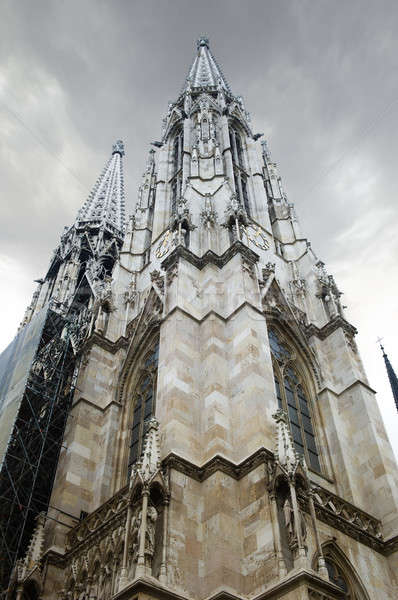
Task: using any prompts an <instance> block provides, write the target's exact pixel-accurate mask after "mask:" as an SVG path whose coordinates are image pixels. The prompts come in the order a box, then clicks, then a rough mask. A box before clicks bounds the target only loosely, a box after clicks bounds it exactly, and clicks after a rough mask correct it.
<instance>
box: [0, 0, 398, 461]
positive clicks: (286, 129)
mask: <svg viewBox="0 0 398 600" xmlns="http://www.w3.org/2000/svg"><path fill="white" fill-rule="evenodd" d="M397 31H398V5H397V2H396V0H392V1H391V2H383V1H380V0H377V1H376V0H374V1H373V2H369V1H365V0H362V1H358V2H356V1H353V0H350V1H349V2H336V0H330V1H322V0H311V1H306V0H295V1H293V2H289V1H281V0H278V1H276V2H271V1H266V0H260V1H254V0H251V1H247V2H242V1H241V0H239V1H235V0H229V1H222V0H219V1H217V0H213V1H207V0H201V1H200V2H199V1H190V0H172V1H168V0H158V1H153V0H145V2H144V1H140V2H137V1H133V0H131V1H127V0H112V1H110V0H108V1H106V2H105V1H100V0H97V1H91V0H78V1H74V0H67V1H61V0H58V1H57V0H53V1H51V2H50V1H48V2H47V1H45V0H34V1H32V0H26V1H25V0H10V1H8V0H0V131H1V135H0V186H1V187H0V189H1V202H0V215H1V225H2V226H1V236H0V274H1V287H2V294H1V297H0V302H1V306H0V309H1V310H0V321H1V327H0V349H2V348H3V347H5V346H6V345H7V344H8V342H9V341H10V340H11V339H12V338H13V336H14V334H15V332H16V329H17V326H18V324H19V322H20V320H21V318H22V316H23V313H24V310H25V307H26V305H27V304H28V303H29V302H30V299H31V294H32V292H33V290H34V287H35V284H33V280H34V279H37V278H38V277H41V276H42V275H43V274H44V272H45V270H46V267H47V265H48V261H49V257H50V253H51V252H52V250H53V248H54V247H55V246H56V244H57V241H58V239H59V235H60V233H61V232H62V229H63V227H64V225H68V224H71V223H72V222H73V220H74V218H75V214H76V211H77V210H78V208H79V207H80V205H81V204H82V203H83V201H84V200H85V198H86V196H87V194H88V192H89V190H90V188H91V187H92V185H93V183H94V182H95V179H96V178H97V176H98V175H99V173H100V171H101V170H102V168H103V165H104V163H105V161H106V160H107V158H108V157H109V154H110V151H111V147H112V144H113V142H114V141H115V140H116V139H118V138H121V139H123V140H124V142H125V144H126V157H125V179H126V194H127V204H128V212H131V211H132V208H133V205H134V204H135V201H136V196H137V187H138V183H139V179H140V176H141V173H142V171H143V170H144V168H145V163H146V157H147V151H148V148H149V145H148V144H149V142H151V141H153V140H156V139H158V138H159V135H160V125H161V118H162V117H163V115H164V113H165V112H166V109H167V102H168V101H169V100H173V99H175V98H176V97H177V95H178V92H179V91H180V88H181V85H182V83H183V80H184V78H185V76H186V74H187V71H188V67H189V65H190V63H191V61H192V59H193V56H194V51H195V44H196V39H197V37H198V36H199V35H200V34H207V36H208V37H209V38H210V45H211V49H212V51H213V53H214V54H215V56H216V58H217V60H218V62H219V63H220V64H221V66H222V68H223V71H224V74H225V76H226V78H227V80H228V82H229V83H230V86H231V88H232V91H233V93H235V94H242V95H243V97H244V99H245V103H246V107H247V109H248V110H249V111H250V113H251V116H252V120H253V129H254V130H255V131H256V132H257V131H259V132H264V133H265V135H266V138H267V139H268V141H269V146H270V149H271V152H272V155H273V158H274V160H276V161H277V162H278V164H279V168H280V171H281V174H282V178H283V182H284V186H285V189H286V191H287V194H288V197H289V200H290V201H291V202H294V203H295V206H296V210H297V213H298V216H299V219H300V222H301V226H302V230H303V232H304V234H305V235H306V236H308V238H309V239H310V240H311V242H312V246H313V249H314V250H315V252H316V253H317V255H318V256H319V258H321V259H322V260H323V261H324V262H325V263H326V265H327V268H328V270H329V271H330V272H331V273H333V274H334V275H335V278H336V281H337V283H338V285H339V287H340V289H341V290H342V291H343V292H344V296H343V300H344V304H346V305H347V306H348V312H347V315H348V318H349V319H350V321H351V322H352V323H353V324H354V325H355V326H356V327H357V328H358V329H359V332H360V333H359V336H358V338H357V339H358V343H359V348H360V351H361V354H362V357H363V361H364V363H365V368H366V369H367V372H368V375H369V380H370V384H371V385H372V386H373V387H374V388H376V389H377V390H378V392H379V393H378V396H377V399H378V402H379V405H380V407H381V410H382V414H383V417H384V419H385V422H386V426H387V429H388V432H389V435H390V438H391V441H392V442H393V443H394V446H395V451H396V453H397V455H398V416H397V414H396V411H395V408H394V404H393V399H392V395H391V390H390V388H389V384H388V380H387V376H386V373H385V369H384V364H383V361H382V356H381V353H380V349H379V348H378V346H377V345H376V338H377V337H378V336H382V337H384V344H385V348H386V350H387V352H388V354H389V356H390V360H391V362H392V363H393V365H395V367H396V369H397V371H398V342H397V340H398V319H397V316H398V274H397V259H398V233H397V232H398V210H397V197H398V169H397V157H398V136H397V130H398V127H397V126H398V96H397V92H398V89H397V88H398V76H397V68H398V40H397V35H396V32H397ZM393 437H394V438H395V439H394V440H393Z"/></svg>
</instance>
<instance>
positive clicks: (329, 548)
mask: <svg viewBox="0 0 398 600" xmlns="http://www.w3.org/2000/svg"><path fill="white" fill-rule="evenodd" d="M322 554H323V556H324V558H325V563H326V567H327V569H328V573H329V580H330V581H332V583H335V585H337V586H338V587H340V586H341V589H342V590H343V591H345V593H346V594H347V595H346V598H347V600H370V596H369V594H368V593H367V591H366V589H365V586H364V585H363V583H362V581H361V578H360V577H359V575H358V573H357V571H356V569H355V568H354V567H353V565H352V563H351V561H350V560H349V559H348V558H347V556H346V554H345V553H344V552H343V550H342V549H341V548H340V546H339V545H338V544H337V543H336V541H335V539H331V540H328V541H326V542H325V543H324V544H322ZM318 558H319V554H318V553H317V552H316V553H315V554H314V556H313V559H312V567H313V569H314V570H316V565H317V564H318ZM339 578H340V581H339ZM333 579H334V581H333ZM336 582H337V583H336ZM339 584H340V585H339ZM344 586H346V587H347V590H345V589H344Z"/></svg>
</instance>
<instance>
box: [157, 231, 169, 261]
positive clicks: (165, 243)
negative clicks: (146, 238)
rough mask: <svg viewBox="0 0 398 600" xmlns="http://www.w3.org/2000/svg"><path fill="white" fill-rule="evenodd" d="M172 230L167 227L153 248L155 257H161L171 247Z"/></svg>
mask: <svg viewBox="0 0 398 600" xmlns="http://www.w3.org/2000/svg"><path fill="white" fill-rule="evenodd" d="M172 242H173V232H172V231H171V230H170V229H168V230H167V231H166V233H165V234H164V236H163V237H162V240H161V241H160V243H159V244H158V246H157V248H156V250H155V256H156V258H163V257H164V256H166V254H168V252H169V251H170V250H171V248H172Z"/></svg>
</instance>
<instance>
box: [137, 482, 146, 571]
mask: <svg viewBox="0 0 398 600" xmlns="http://www.w3.org/2000/svg"><path fill="white" fill-rule="evenodd" d="M148 498H149V489H148V488H147V487H144V489H143V490H142V510H141V527H140V544H139V550H138V560H137V568H136V571H135V574H136V577H139V576H140V575H145V538H146V520H147V513H148Z"/></svg>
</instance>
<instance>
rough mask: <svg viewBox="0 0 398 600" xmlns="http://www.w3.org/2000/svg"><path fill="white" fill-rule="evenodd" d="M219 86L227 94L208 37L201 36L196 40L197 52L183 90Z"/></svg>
mask: <svg viewBox="0 0 398 600" xmlns="http://www.w3.org/2000/svg"><path fill="white" fill-rule="evenodd" d="M219 86H221V87H222V88H223V89H224V90H225V91H226V92H228V93H229V94H230V93H231V89H230V87H229V85H228V83H227V81H226V79H225V77H224V75H223V72H222V71H221V68H220V66H219V65H218V64H217V61H216V59H215V58H214V56H213V54H212V52H211V50H210V46H209V40H208V38H207V37H204V36H201V37H200V38H199V39H198V41H197V54H196V56H195V58H194V61H193V63H192V66H191V68H190V70H189V73H188V76H187V78H186V80H185V83H184V87H183V92H185V91H187V90H188V89H189V88H191V89H195V88H209V87H210V88H217V87H219Z"/></svg>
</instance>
